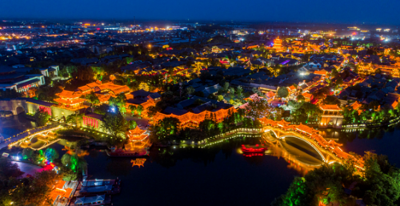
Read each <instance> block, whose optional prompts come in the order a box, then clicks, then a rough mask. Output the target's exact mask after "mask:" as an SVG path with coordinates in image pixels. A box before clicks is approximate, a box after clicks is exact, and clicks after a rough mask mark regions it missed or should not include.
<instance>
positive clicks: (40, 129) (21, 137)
mask: <svg viewBox="0 0 400 206" xmlns="http://www.w3.org/2000/svg"><path fill="white" fill-rule="evenodd" d="M58 127H60V125H57V124H55V125H54V124H53V125H47V126H42V127H36V128H35V129H28V130H25V131H23V132H21V133H18V134H16V135H13V136H12V137H9V138H7V141H5V142H10V143H9V144H8V146H11V147H12V146H14V145H16V144H20V143H21V142H22V141H24V140H25V139H26V138H28V137H33V136H35V135H36V134H37V133H41V132H44V131H47V130H49V131H50V130H54V129H56V128H58ZM15 139H17V140H15ZM13 140H14V142H12V141H13Z"/></svg>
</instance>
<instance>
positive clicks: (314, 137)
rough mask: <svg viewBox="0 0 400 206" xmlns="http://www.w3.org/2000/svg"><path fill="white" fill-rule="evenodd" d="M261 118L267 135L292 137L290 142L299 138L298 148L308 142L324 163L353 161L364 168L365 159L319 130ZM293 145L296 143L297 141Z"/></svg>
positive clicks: (358, 166)
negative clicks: (343, 148) (345, 148)
mask: <svg viewBox="0 0 400 206" xmlns="http://www.w3.org/2000/svg"><path fill="white" fill-rule="evenodd" d="M259 120H260V122H261V123H262V124H263V128H264V131H265V133H264V134H266V136H267V137H268V135H271V136H272V135H273V136H274V137H276V139H277V140H283V141H285V140H286V139H290V141H289V142H291V141H293V140H294V139H298V140H299V141H302V142H303V143H299V141H297V140H295V141H297V148H299V147H300V148H301V147H303V146H301V145H304V144H308V145H309V146H310V147H312V148H313V149H314V151H315V152H317V153H318V154H319V157H321V159H322V160H323V162H324V163H327V164H332V163H335V162H337V163H340V164H345V163H347V162H351V163H352V164H353V165H354V166H355V168H356V169H357V170H358V172H360V171H362V170H364V159H363V158H362V157H360V156H356V155H352V154H349V153H347V152H344V151H343V150H342V149H341V148H340V146H342V145H341V144H339V143H337V142H335V141H333V140H329V141H327V140H326V139H325V138H324V137H323V136H322V135H321V134H320V131H318V130H315V129H313V128H311V127H308V126H306V125H303V124H300V125H290V124H289V122H286V121H284V120H281V121H273V120H270V119H267V118H262V119H259ZM264 139H265V138H264ZM293 145H296V143H294V144H293Z"/></svg>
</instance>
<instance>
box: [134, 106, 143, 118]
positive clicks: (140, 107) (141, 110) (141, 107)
mask: <svg viewBox="0 0 400 206" xmlns="http://www.w3.org/2000/svg"><path fill="white" fill-rule="evenodd" d="M136 111H137V113H138V115H139V116H140V115H142V112H143V106H142V105H138V106H137V108H136Z"/></svg>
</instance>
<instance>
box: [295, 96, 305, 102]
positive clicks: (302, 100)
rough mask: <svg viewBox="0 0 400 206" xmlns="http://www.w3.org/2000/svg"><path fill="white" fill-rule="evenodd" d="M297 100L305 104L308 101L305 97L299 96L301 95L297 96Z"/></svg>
mask: <svg viewBox="0 0 400 206" xmlns="http://www.w3.org/2000/svg"><path fill="white" fill-rule="evenodd" d="M296 100H297V101H298V102H304V101H305V100H306V98H304V96H303V95H301V94H299V95H297V97H296Z"/></svg>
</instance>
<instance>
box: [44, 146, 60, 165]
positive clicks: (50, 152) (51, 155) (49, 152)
mask: <svg viewBox="0 0 400 206" xmlns="http://www.w3.org/2000/svg"><path fill="white" fill-rule="evenodd" d="M44 156H45V157H46V159H47V160H48V161H50V162H53V161H54V160H56V159H58V157H59V156H60V155H59V154H58V152H57V151H56V150H55V149H53V148H50V147H48V148H47V149H46V151H45V152H44Z"/></svg>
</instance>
